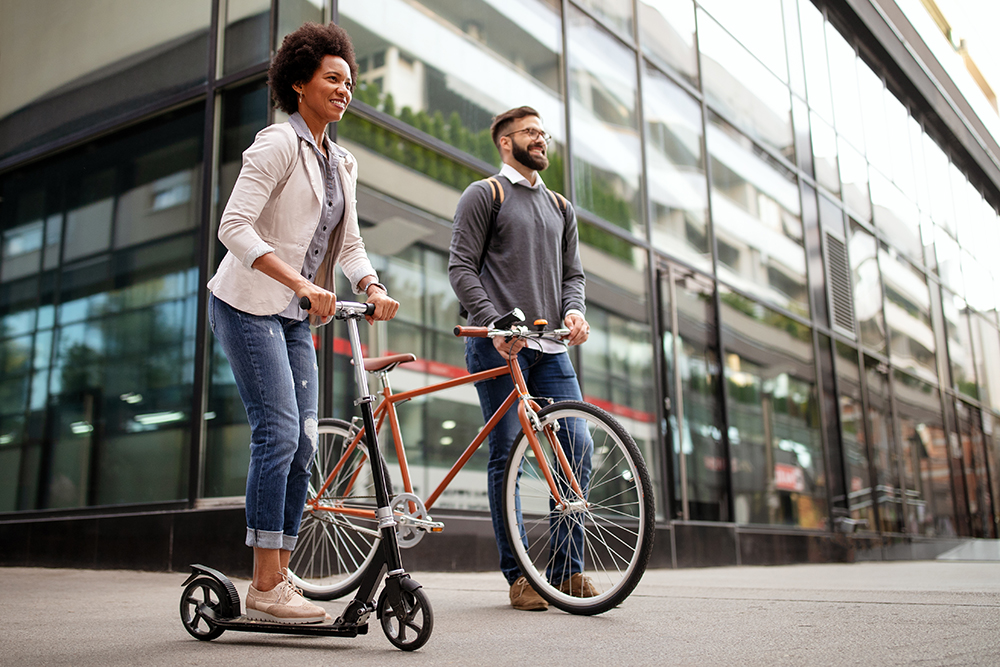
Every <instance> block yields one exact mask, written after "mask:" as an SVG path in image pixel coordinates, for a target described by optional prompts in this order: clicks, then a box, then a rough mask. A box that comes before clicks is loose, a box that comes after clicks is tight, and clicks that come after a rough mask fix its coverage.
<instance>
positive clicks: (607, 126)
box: [568, 9, 645, 236]
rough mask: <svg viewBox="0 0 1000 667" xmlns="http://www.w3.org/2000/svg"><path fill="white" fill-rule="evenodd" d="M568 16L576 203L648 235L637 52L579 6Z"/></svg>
mask: <svg viewBox="0 0 1000 667" xmlns="http://www.w3.org/2000/svg"><path fill="white" fill-rule="evenodd" d="M568 19H569V25H568V34H569V48H568V57H569V70H570V71H569V78H570V84H569V86H570V113H571V117H572V119H571V123H572V126H573V170H574V184H575V186H576V204H577V206H579V207H580V208H584V209H587V210H588V211H590V212H592V213H595V214H597V215H599V216H600V217H602V218H604V219H605V220H607V221H608V222H611V223H613V224H615V225H618V226H619V227H623V228H625V229H627V230H629V231H631V232H633V233H634V234H636V235H643V236H644V235H645V231H644V229H643V226H642V215H641V212H640V211H641V205H640V201H639V176H640V172H641V170H642V164H641V162H642V151H641V146H640V138H639V126H638V125H639V119H638V114H637V113H636V92H637V87H638V84H637V80H636V68H635V54H633V53H632V52H631V51H629V50H628V49H626V48H625V47H624V46H622V45H621V43H619V42H618V41H617V40H616V39H614V38H613V37H612V36H611V35H609V34H608V33H607V32H606V31H605V30H604V29H603V28H601V27H600V26H598V25H597V24H596V23H595V22H594V21H593V20H592V19H590V18H588V17H587V16H585V15H584V14H583V13H582V12H580V11H579V10H576V9H572V10H571V12H570V15H569V17H568ZM595 54H600V55H599V57H595Z"/></svg>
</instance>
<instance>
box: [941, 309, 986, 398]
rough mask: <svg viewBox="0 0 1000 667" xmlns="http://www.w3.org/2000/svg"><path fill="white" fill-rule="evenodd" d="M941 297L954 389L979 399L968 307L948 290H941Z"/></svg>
mask: <svg viewBox="0 0 1000 667" xmlns="http://www.w3.org/2000/svg"><path fill="white" fill-rule="evenodd" d="M941 296H942V309H943V311H944V325H945V333H946V335H947V338H948V359H949V361H950V362H951V383H952V387H953V388H954V389H955V390H957V391H960V392H962V393H963V394H965V395H966V396H971V397H973V398H977V397H978V396H979V389H978V386H977V384H976V367H975V363H974V361H973V356H972V354H973V353H972V339H971V335H972V333H971V331H970V328H969V316H970V313H969V309H968V306H967V305H966V303H965V299H963V298H962V297H960V296H958V295H957V294H954V293H953V292H950V291H949V290H947V289H942V290H941Z"/></svg>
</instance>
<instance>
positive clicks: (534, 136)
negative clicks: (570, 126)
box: [503, 127, 552, 144]
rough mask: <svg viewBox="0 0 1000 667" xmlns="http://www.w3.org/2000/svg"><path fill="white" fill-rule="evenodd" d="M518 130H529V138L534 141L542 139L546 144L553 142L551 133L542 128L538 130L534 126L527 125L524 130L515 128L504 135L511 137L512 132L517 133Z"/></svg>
mask: <svg viewBox="0 0 1000 667" xmlns="http://www.w3.org/2000/svg"><path fill="white" fill-rule="evenodd" d="M518 132H527V133H528V138H529V139H531V140H532V141H537V140H538V139H541V140H542V141H544V142H545V143H546V144H550V143H552V135H551V134H549V133H548V132H542V131H541V130H537V129H535V128H533V127H526V128H524V129H523V130H514V131H513V132H509V133H507V134H505V135H503V136H505V137H509V136H510V135H512V134H517V133H518Z"/></svg>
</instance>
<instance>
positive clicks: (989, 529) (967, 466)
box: [955, 401, 994, 538]
mask: <svg viewBox="0 0 1000 667" xmlns="http://www.w3.org/2000/svg"><path fill="white" fill-rule="evenodd" d="M955 403H956V405H955V407H956V410H955V412H956V413H957V415H958V434H959V439H960V442H961V448H962V475H963V477H964V481H965V491H966V501H967V502H968V507H969V521H970V528H971V534H972V536H973V537H984V538H992V537H994V523H993V502H992V499H991V498H990V491H989V480H988V479H987V470H988V467H987V464H986V460H985V453H986V451H985V444H986V443H985V440H984V437H983V429H982V422H981V419H980V412H979V409H978V408H976V407H975V406H972V405H969V404H967V403H965V402H964V401H956V402H955Z"/></svg>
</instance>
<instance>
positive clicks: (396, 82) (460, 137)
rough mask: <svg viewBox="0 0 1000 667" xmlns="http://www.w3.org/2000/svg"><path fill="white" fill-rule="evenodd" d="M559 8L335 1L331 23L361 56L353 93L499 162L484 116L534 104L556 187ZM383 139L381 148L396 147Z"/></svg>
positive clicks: (529, 0) (545, 2) (445, 0)
mask: <svg viewBox="0 0 1000 667" xmlns="http://www.w3.org/2000/svg"><path fill="white" fill-rule="evenodd" d="M559 7H560V3H559V2H558V1H557V0H524V1H523V2H516V3H506V4H496V3H492V2H485V1H484V0H475V1H472V0H468V1H466V2H451V1H450V0H424V1H423V2H406V1H404V0H339V2H338V3H337V11H338V16H339V18H338V22H339V24H340V25H341V26H342V27H343V28H344V29H345V30H346V31H347V33H348V34H349V35H351V39H352V41H353V43H354V50H355V54H356V57H357V61H358V70H359V71H358V86H357V90H356V92H355V96H354V99H355V100H356V101H358V102H364V103H365V104H368V105H370V106H372V107H375V108H377V109H379V110H380V111H383V112H384V113H386V114H389V115H390V116H393V117H395V118H397V119H399V120H401V121H402V122H404V123H407V124H408V125H411V126H412V127H415V128H417V129H418V130H421V131H422V132H425V133H427V134H429V135H431V136H433V137H435V138H436V139H439V140H441V141H444V142H446V143H448V144H451V145H452V146H455V147H456V148H459V149H461V150H463V151H466V152H468V153H470V154H472V155H474V156H476V157H478V158H479V159H481V160H483V161H485V162H488V163H490V164H497V165H498V164H499V155H498V154H497V151H496V148H495V147H494V146H493V142H492V140H491V139H490V133H489V126H490V119H491V118H492V117H493V116H494V115H496V114H498V113H501V112H503V111H506V110H508V109H511V108H514V107H519V106H522V105H528V106H531V107H534V108H535V109H536V110H537V111H538V112H539V113H540V114H541V115H542V119H543V121H544V123H545V129H546V131H548V132H549V134H551V135H552V136H553V137H554V138H555V141H554V142H553V144H552V145H551V146H550V147H549V159H550V161H551V162H552V166H550V168H549V170H548V171H547V172H546V174H545V182H546V184H547V185H549V186H550V187H552V188H553V189H555V190H557V191H563V188H562V185H563V184H562V171H563V162H562V158H561V155H560V146H562V145H564V144H565V141H566V134H565V130H564V128H563V118H564V112H563V102H562V93H561V84H560V79H561V74H560V71H561V54H562V21H561V17H560V10H559ZM343 129H344V128H340V130H343ZM388 139H389V137H385V138H383V139H381V140H380V141H386V144H385V149H384V150H383V151H379V152H382V153H383V154H385V151H393V150H395V149H394V147H393V144H392V141H391V140H389V141H387V140H388ZM390 157H392V158H393V159H397V160H398V159H399V157H398V155H397V154H395V153H391V154H390ZM556 175H558V180H556V178H555V176H556ZM463 187H464V185H463Z"/></svg>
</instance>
